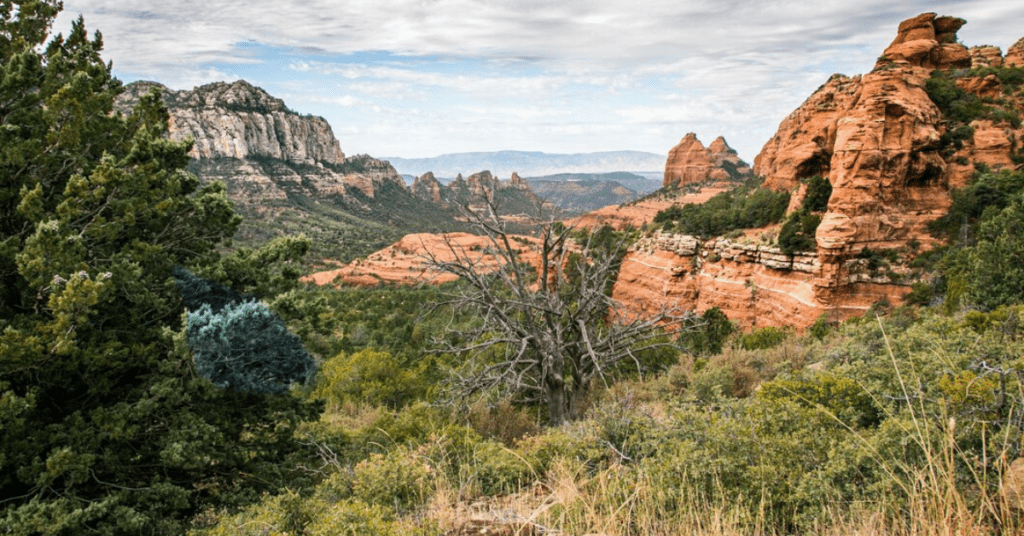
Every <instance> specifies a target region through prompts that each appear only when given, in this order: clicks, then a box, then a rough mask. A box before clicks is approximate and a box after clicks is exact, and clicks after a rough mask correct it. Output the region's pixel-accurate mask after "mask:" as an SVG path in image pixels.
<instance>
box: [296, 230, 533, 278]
mask: <svg viewBox="0 0 1024 536" xmlns="http://www.w3.org/2000/svg"><path fill="white" fill-rule="evenodd" d="M515 239H516V240H515V242H516V243H517V244H521V245H523V247H522V248H521V249H519V250H518V251H517V253H518V254H519V255H521V259H522V260H523V261H525V262H528V263H530V264H533V265H534V266H539V265H540V254H539V253H538V249H539V246H538V244H539V243H540V241H539V240H538V239H536V238H532V237H526V236H517V237H515ZM493 245H494V244H493V243H491V241H490V239H488V238H487V237H486V236H478V235H471V234H469V233H448V234H444V235H437V234H430V233H418V234H410V235H406V236H404V237H403V238H402V239H401V240H399V241H398V242H395V243H394V244H392V245H390V246H388V247H386V248H384V249H382V250H380V251H378V252H376V253H373V254H371V255H369V256H367V257H366V258H365V259H358V260H355V261H353V262H351V263H349V264H348V265H346V266H344V267H342V268H339V269H336V270H326V271H322V272H316V273H313V274H310V275H308V276H305V277H303V278H302V281H303V282H312V283H315V284H317V285H329V284H333V283H334V281H335V280H338V281H341V282H343V283H345V284H349V285H357V286H371V287H372V286H376V285H380V284H382V283H390V284H399V285H416V284H421V283H433V284H440V283H446V282H448V281H452V280H454V279H455V276H454V275H452V274H449V273H443V272H438V271H437V270H435V269H433V268H432V267H431V262H430V257H431V256H433V257H434V258H436V259H438V260H440V261H444V262H451V261H454V260H455V259H456V255H458V257H460V258H463V259H469V260H471V261H472V262H473V264H475V265H476V266H477V268H478V269H480V270H483V271H487V270H489V269H494V268H495V267H497V266H498V260H497V259H496V258H495V256H493V255H491V254H488V253H487V251H488V250H489V248H491V247H493Z"/></svg>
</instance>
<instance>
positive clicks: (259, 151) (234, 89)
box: [122, 80, 345, 164]
mask: <svg viewBox="0 0 1024 536" xmlns="http://www.w3.org/2000/svg"><path fill="white" fill-rule="evenodd" d="M152 88H157V89H159V90H160V91H161V93H162V94H163V95H164V100H165V102H166V103H167V106H168V108H170V109H171V112H172V113H171V138H172V139H175V140H184V139H186V138H191V139H193V140H195V145H194V146H193V147H192V153H191V154H192V156H193V157H195V158H199V159H202V158H249V157H251V156H265V157H272V158H278V159H281V160H286V161H289V162H295V163H299V164H314V163H316V162H321V163H330V164H342V163H343V162H344V161H345V154H344V153H343V152H342V151H341V145H340V144H339V143H338V140H336V139H335V138H334V134H333V133H332V131H331V126H330V125H329V124H327V121H326V120H324V119H323V118H322V117H312V116H301V115H299V114H297V113H295V112H293V111H291V110H289V109H288V107H287V106H285V104H284V101H282V100H281V99H277V98H274V97H272V96H270V95H269V94H268V93H267V92H266V91H263V90H262V89H260V88H258V87H255V86H253V85H252V84H249V83H248V82H246V81H244V80H239V81H237V82H232V83H226V82H215V83H212V84H207V85H205V86H200V87H197V88H195V89H193V90H191V91H172V90H170V89H168V88H167V87H166V86H163V85H161V84H157V83H155V82H142V83H139V82H136V83H135V84H131V85H130V86H129V91H127V92H126V93H125V95H124V97H123V99H122V100H123V102H124V103H125V104H129V105H130V104H132V103H133V101H135V100H136V99H137V98H138V96H139V95H140V94H141V92H142V91H149V90H150V89H152Z"/></svg>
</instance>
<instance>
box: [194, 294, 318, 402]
mask: <svg viewBox="0 0 1024 536" xmlns="http://www.w3.org/2000/svg"><path fill="white" fill-rule="evenodd" d="M188 342H189V346H191V347H192V353H193V355H195V360H196V370H197V371H198V372H199V373H200V374H202V375H203V377H205V378H207V379H209V380H210V381H212V382H213V383H214V385H216V386H218V387H221V388H224V389H235V390H238V391H244V392H247V393H254V394H264V393H285V392H287V391H288V386H289V385H290V384H291V383H292V382H307V381H309V380H310V379H312V376H313V373H314V372H315V370H316V363H315V362H314V361H313V357H312V356H310V355H309V352H307V351H306V349H305V348H304V347H303V346H302V341H300V340H299V338H298V337H296V336H295V335H293V334H292V333H290V332H289V331H288V328H287V327H286V326H285V325H284V322H282V321H281V319H280V318H278V317H277V315H275V314H274V313H272V312H270V310H269V309H267V307H266V306H265V305H263V304H261V303H259V302H256V301H245V302H234V303H229V304H228V305H226V306H225V307H224V308H223V310H221V311H220V312H219V313H214V312H213V310H212V308H211V306H210V305H207V304H204V305H203V306H202V307H201V308H200V309H199V310H198V311H196V312H190V313H189V315H188Z"/></svg>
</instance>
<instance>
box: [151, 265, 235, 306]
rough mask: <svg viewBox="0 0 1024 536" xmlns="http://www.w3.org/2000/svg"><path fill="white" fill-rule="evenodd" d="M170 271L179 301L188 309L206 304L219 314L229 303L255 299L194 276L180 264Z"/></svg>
mask: <svg viewBox="0 0 1024 536" xmlns="http://www.w3.org/2000/svg"><path fill="white" fill-rule="evenodd" d="M171 273H172V274H173V275H174V281H175V282H176V283H177V284H178V290H180V291H181V301H182V303H183V304H184V305H185V309H187V310H189V311H198V310H199V309H200V308H202V307H203V306H204V305H206V306H208V307H209V308H210V312H211V313H213V314H219V313H220V312H221V311H222V310H223V309H224V308H225V307H227V306H228V305H229V304H233V303H235V304H237V303H241V302H244V301H248V300H252V299H255V296H253V295H251V294H248V295H247V294H242V293H241V292H238V291H237V290H234V289H232V288H230V287H226V286H224V285H218V284H217V283H215V282H213V281H209V280H207V279H203V278H202V277H199V276H196V275H194V274H193V273H192V272H189V271H188V270H186V269H185V268H182V267H181V266H175V267H174V270H173V271H172V272H171Z"/></svg>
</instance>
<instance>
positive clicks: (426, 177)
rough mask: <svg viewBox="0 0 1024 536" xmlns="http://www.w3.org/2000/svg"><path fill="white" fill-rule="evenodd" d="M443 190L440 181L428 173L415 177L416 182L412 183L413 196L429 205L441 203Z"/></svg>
mask: <svg viewBox="0 0 1024 536" xmlns="http://www.w3.org/2000/svg"><path fill="white" fill-rule="evenodd" d="M443 188H444V186H443V185H442V184H441V181H439V180H437V178H436V177H434V174H433V173H431V172H429V171H428V172H426V173H424V174H423V175H420V176H419V177H416V180H414V181H413V183H412V193H413V195H415V196H416V197H419V198H420V199H425V200H427V201H430V202H431V203H438V204H440V203H441V200H442V196H441V192H442V190H443Z"/></svg>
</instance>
